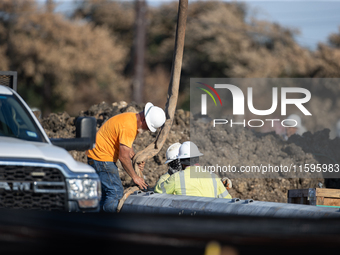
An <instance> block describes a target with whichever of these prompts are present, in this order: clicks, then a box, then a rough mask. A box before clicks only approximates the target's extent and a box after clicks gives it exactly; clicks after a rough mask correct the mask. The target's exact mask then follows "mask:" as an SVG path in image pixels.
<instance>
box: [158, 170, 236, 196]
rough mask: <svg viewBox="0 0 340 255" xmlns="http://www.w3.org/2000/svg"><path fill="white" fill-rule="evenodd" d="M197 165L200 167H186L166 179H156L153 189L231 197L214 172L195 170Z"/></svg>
mask: <svg viewBox="0 0 340 255" xmlns="http://www.w3.org/2000/svg"><path fill="white" fill-rule="evenodd" d="M197 167H198V168H200V167H199V166H191V167H187V168H186V169H185V170H183V171H179V172H177V173H174V174H172V175H171V176H170V177H169V178H168V179H167V180H166V181H163V182H160V181H158V183H157V185H156V187H155V189H154V191H155V192H156V193H166V194H175V195H185V196H198V197H215V198H228V199H231V198H232V197H231V195H230V194H229V192H228V191H227V189H226V188H225V187H224V185H223V183H222V181H221V179H220V178H219V177H218V176H217V175H216V174H214V173H210V172H203V171H197ZM201 169H202V168H201Z"/></svg>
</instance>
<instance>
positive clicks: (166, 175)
mask: <svg viewBox="0 0 340 255" xmlns="http://www.w3.org/2000/svg"><path fill="white" fill-rule="evenodd" d="M169 177H170V174H168V173H165V174H163V175H162V176H161V177H159V180H158V182H157V183H156V186H157V185H158V184H161V183H162V182H165V181H166V180H167V179H168V178H169Z"/></svg>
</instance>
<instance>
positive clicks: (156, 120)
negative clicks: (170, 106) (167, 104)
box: [144, 102, 166, 132]
mask: <svg viewBox="0 0 340 255" xmlns="http://www.w3.org/2000/svg"><path fill="white" fill-rule="evenodd" d="M144 116H145V121H146V124H147V126H148V128H149V130H150V131H151V132H156V130H157V128H159V127H161V126H163V124H164V123H165V119H166V117H165V112H164V111H163V109H162V108H160V107H158V106H154V105H153V104H152V103H150V102H149V103H147V104H146V105H145V108H144Z"/></svg>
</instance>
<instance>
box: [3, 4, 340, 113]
mask: <svg viewBox="0 0 340 255" xmlns="http://www.w3.org/2000/svg"><path fill="white" fill-rule="evenodd" d="M78 3H80V4H79V7H78V8H77V9H76V10H75V11H74V14H73V16H72V19H67V18H65V17H64V16H62V15H60V14H56V13H54V12H53V11H52V10H53V6H52V8H50V9H49V8H47V6H43V7H41V6H37V4H36V3H35V2H34V1H32V0H27V1H20V0H15V1H10V0H4V1H1V2H0V10H1V15H0V56H1V58H0V68H1V69H2V70H8V69H11V70H14V71H18V72H19V81H20V82H21V83H22V84H21V85H20V86H19V88H20V89H21V90H22V92H23V93H24V94H25V95H26V96H27V97H28V96H32V95H33V97H31V98H33V99H35V101H36V102H38V101H39V99H41V98H44V99H45V100H44V101H41V102H40V105H39V106H40V107H43V108H48V107H51V109H52V110H54V111H55V110H56V109H58V108H57V107H61V106H63V105H64V107H66V108H65V109H66V110H68V111H69V112H70V113H71V114H76V113H77V112H78V111H79V110H82V109H84V108H85V109H86V108H88V107H89V106H90V105H91V104H93V103H99V102H101V101H104V100H105V101H108V102H112V101H116V100H125V101H128V102H129V101H130V100H131V99H130V98H131V87H130V84H131V80H132V77H131V73H132V66H133V65H132V55H131V52H132V51H131V49H132V45H133V36H134V34H133V33H134V19H135V9H134V2H125V1H111V0H86V1H78ZM248 12H249V10H248V6H247V5H246V4H240V3H231V2H221V1H194V2H191V3H190V4H189V9H188V19H187V29H186V38H185V48H184V59H183V69H182V78H181V87H180V90H181V94H180V96H179V102H180V105H184V104H185V102H186V100H188V85H189V78H190V77H238V78H243V77H248V78H251V77H262V78H266V77H320V78H321V77H339V74H340V71H339V70H340V68H339V65H340V64H339V63H340V62H339V61H338V59H339V57H340V47H339V45H340V43H339V42H340V39H339V38H340V33H334V34H332V35H330V37H329V43H327V44H325V43H323V44H321V43H320V44H319V46H318V48H317V50H315V51H310V50H308V49H306V48H303V47H301V46H300V45H299V44H298V43H297V42H296V40H295V36H296V35H297V34H298V31H295V30H292V29H288V28H285V27H282V26H280V25H278V24H275V23H271V22H267V21H263V20H257V19H255V18H252V17H250V16H249V15H248ZM176 19H177V2H170V3H165V4H163V5H161V6H159V7H151V6H149V8H148V13H147V52H146V70H145V76H146V78H145V91H144V93H145V100H146V101H152V102H154V103H155V104H157V105H164V104H165V101H166V93H167V88H168V83H169V77H170V71H171V65H172V57H173V47H174V37H175V26H176ZM259 93H261V92H259ZM339 94H340V92H339V89H338V88H327V90H326V92H324V95H325V97H326V96H328V95H332V96H333V97H335V98H336V97H337V96H338V95H339ZM41 95H43V97H42V96H41ZM48 95H53V97H51V99H49V98H48ZM34 96H35V97H34ZM320 96H322V95H320ZM31 101H32V99H31Z"/></svg>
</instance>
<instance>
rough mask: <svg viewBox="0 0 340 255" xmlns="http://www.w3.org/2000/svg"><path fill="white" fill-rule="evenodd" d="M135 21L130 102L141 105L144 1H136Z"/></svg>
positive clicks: (143, 55)
mask: <svg viewBox="0 0 340 255" xmlns="http://www.w3.org/2000/svg"><path fill="white" fill-rule="evenodd" d="M135 6H136V21H135V36H134V42H133V47H134V49H133V55H134V67H133V74H134V76H133V81H132V100H133V101H135V102H136V103H142V102H143V100H144V98H143V91H144V65H145V35H146V10H147V4H146V1H145V0H136V3H135Z"/></svg>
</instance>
